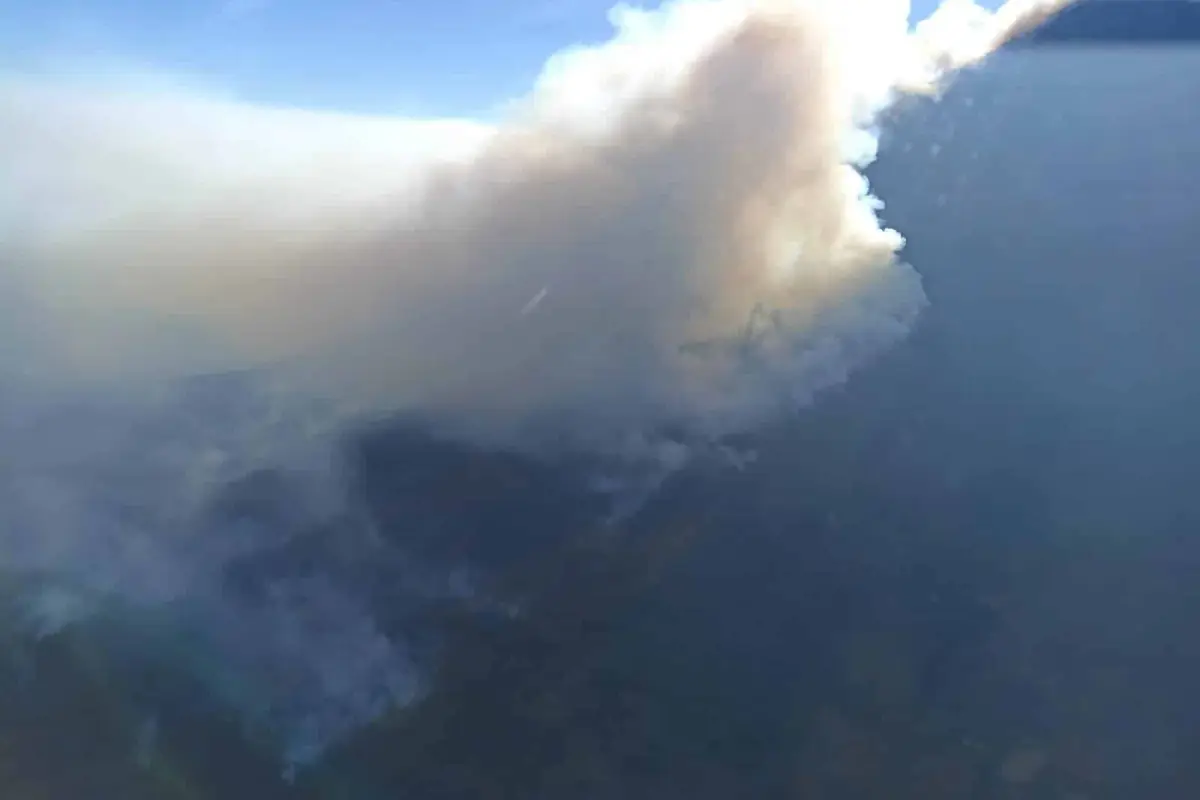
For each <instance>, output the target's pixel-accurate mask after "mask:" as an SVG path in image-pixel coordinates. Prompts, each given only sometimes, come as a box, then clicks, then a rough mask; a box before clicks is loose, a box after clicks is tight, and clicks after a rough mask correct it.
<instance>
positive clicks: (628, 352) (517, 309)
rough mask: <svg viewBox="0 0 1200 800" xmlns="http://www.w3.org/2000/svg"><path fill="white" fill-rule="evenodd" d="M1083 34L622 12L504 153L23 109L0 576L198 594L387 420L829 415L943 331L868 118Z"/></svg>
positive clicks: (714, 422) (525, 114) (557, 422)
mask: <svg viewBox="0 0 1200 800" xmlns="http://www.w3.org/2000/svg"><path fill="white" fill-rule="evenodd" d="M1065 4H1066V3H1064V2H1061V1H1057V2H1028V1H1027V0H1018V1H1017V2H1012V3H1010V4H1009V5H1007V6H1005V8H1004V9H1002V10H1001V11H1000V12H997V13H992V12H987V11H984V10H983V9H981V8H979V7H977V6H975V5H974V4H973V3H971V2H969V1H967V0H957V1H955V0H951V1H950V2H947V3H946V4H945V5H944V7H943V8H942V9H941V10H940V11H939V12H938V14H936V15H935V16H934V17H933V18H932V19H930V20H928V21H926V22H925V23H923V24H922V25H921V26H918V27H916V28H915V29H914V28H912V27H911V26H910V24H909V20H908V7H907V3H905V2H899V1H898V0H856V2H851V1H850V0H844V1H843V2H837V3H831V2H821V1H820V0H761V1H757V0H677V2H674V3H671V4H668V5H666V6H664V7H663V8H662V9H661V10H658V11H653V12H650V11H640V10H636V9H632V8H625V7H621V8H618V9H616V10H614V12H613V14H612V20H613V23H614V27H615V33H614V36H613V38H612V39H611V40H610V41H608V42H606V43H603V44H600V45H597V46H591V47H581V48H572V49H568V50H565V51H563V52H561V53H559V54H557V55H556V56H554V57H553V58H551V59H550V60H549V61H548V62H547V65H546V67H545V69H544V72H543V74H542V75H541V76H540V78H539V79H538V81H537V84H536V86H535V87H534V89H533V90H532V91H531V93H530V94H529V95H528V96H527V97H525V98H522V99H521V100H519V101H517V102H515V103H513V104H512V106H511V108H510V110H509V112H508V113H507V115H506V116H505V117H504V119H503V120H502V121H501V122H499V123H498V124H481V123H475V122H470V121H461V120H406V119H389V118H369V117H361V116H355V115H349V114H335V113H326V112H310V111H303V110H295V109H276V108H264V107H257V106H252V105H249V104H245V103H240V102H237V101H235V100H230V99H227V98H221V97H214V96H211V95H202V94H197V93H195V92H189V91H182V90H172V89H170V88H163V85H162V84H161V83H158V84H156V85H155V87H154V88H146V86H145V85H142V84H138V83H137V82H133V81H119V80H109V81H105V82H103V84H102V85H97V82H96V81H84V80H47V79H44V78H41V79H39V78H33V77H30V76H20V75H12V76H9V77H7V78H5V79H3V80H2V81H0V413H2V419H3V420H4V422H3V432H2V434H0V435H2V436H3V439H2V440H0V450H2V451H3V456H2V457H0V499H2V502H0V508H2V509H3V510H0V566H4V567H5V568H7V569H10V570H11V569H16V570H23V571H31V570H42V571H49V572H54V573H57V574H67V575H69V576H71V577H72V579H73V580H76V581H77V582H82V583H84V584H85V585H86V586H87V587H88V589H89V591H91V590H94V591H100V592H116V593H120V594H122V595H125V596H132V597H136V598H139V599H142V600H146V601H151V602H159V601H163V600H165V599H171V598H174V597H178V596H180V595H181V594H186V593H187V592H189V591H192V587H194V586H196V585H204V583H205V581H208V580H209V579H210V578H211V576H212V575H213V574H215V573H216V572H217V571H219V569H220V567H221V566H222V565H223V564H225V563H227V562H228V560H229V559H230V558H231V557H232V555H231V554H235V553H238V552H243V551H244V549H245V548H247V547H249V548H253V547H261V546H265V545H266V544H268V543H269V542H270V541H271V537H272V536H273V535H281V534H278V533H275V534H271V533H264V532H259V533H256V534H255V535H254V536H248V535H240V536H230V535H229V534H228V531H221V530H217V531H214V530H213V529H212V528H211V527H206V526H204V525H198V524H197V523H196V518H197V514H198V513H199V512H198V511H197V509H198V508H200V507H202V506H203V504H204V501H205V498H206V497H207V494H208V492H209V491H210V490H211V489H212V487H214V486H219V485H222V484H223V483H225V482H228V481H229V480H231V479H233V478H236V477H237V476H239V475H242V474H245V473H246V472H247V471H250V470H252V469H253V468H254V466H255V465H256V464H263V463H286V464H288V465H300V467H298V468H297V469H298V472H300V473H302V474H303V475H304V476H305V480H306V481H307V484H306V485H309V486H311V487H326V488H327V487H329V486H335V485H336V481H335V480H334V479H333V478H331V477H330V469H329V467H328V465H327V464H325V463H324V462H323V460H322V459H323V456H322V455H321V454H322V453H323V452H325V450H324V446H325V444H326V443H327V437H328V436H329V435H330V432H331V431H333V430H336V428H337V426H338V425H340V424H342V423H344V422H347V421H353V420H358V419H362V418H364V417H366V418H370V417H373V416H379V415H387V414H392V413H398V412H402V413H413V414H420V415H423V416H425V417H428V418H430V419H434V420H437V421H438V422H440V423H442V424H444V425H447V426H449V427H450V428H452V429H453V430H455V431H456V432H457V433H458V434H459V435H461V436H465V437H468V438H469V439H471V440H472V441H482V442H488V443H496V442H499V443H503V444H506V445H508V446H512V447H523V448H536V447H539V446H542V445H543V444H544V442H545V441H546V439H547V438H548V437H553V438H554V439H555V440H556V441H568V442H569V443H570V445H571V446H572V447H577V448H592V449H597V450H602V451H608V450H612V449H613V448H614V442H627V441H631V440H637V441H640V440H639V439H638V438H637V437H639V436H640V435H642V434H645V433H646V432H648V431H653V430H655V429H656V428H658V427H660V426H663V425H677V426H682V427H683V428H685V429H687V430H689V431H690V432H692V433H694V434H697V435H700V436H720V435H722V434H726V433H731V432H738V431H743V430H746V429H749V428H752V427H753V426H755V425H757V424H759V423H761V422H763V421H764V420H767V419H769V418H770V417H771V416H772V415H774V414H777V413H779V412H780V411H781V410H785V409H789V408H794V407H795V406H797V405H803V404H804V403H807V402H808V401H809V400H810V399H811V398H812V397H813V396H814V394H816V393H817V392H819V391H821V390H822V389H824V388H827V387H829V386H830V385H833V384H836V383H838V382H840V381H842V380H844V379H845V377H846V376H847V375H848V374H849V373H850V372H851V371H853V370H854V369H855V368H856V367H858V366H860V365H861V364H862V363H863V362H865V361H866V360H868V359H870V358H871V357H872V356H874V355H876V354H877V353H879V352H880V351H882V350H883V349H885V348H887V347H888V346H890V345H892V344H894V343H895V342H897V341H899V340H900V339H902V338H903V337H904V336H905V335H906V333H907V332H908V331H909V330H910V328H911V327H912V325H913V324H914V322H915V320H916V318H917V316H918V315H919V312H920V310H921V308H922V307H923V306H924V304H925V302H926V300H925V295H924V293H923V291H922V288H921V282H920V279H919V276H918V275H917V273H916V271H914V270H913V269H912V268H911V267H909V266H908V265H906V264H905V263H903V261H902V260H901V259H900V258H899V253H900V250H901V248H902V246H903V239H902V237H901V235H900V234H899V233H898V232H896V231H892V230H888V229H886V228H884V227H882V226H881V225H880V224H879V222H878V219H877V216H876V213H877V211H878V209H879V208H880V203H879V202H878V201H877V200H876V199H875V198H873V197H872V196H871V195H870V192H869V187H868V186H867V184H866V181H865V179H864V178H863V177H862V176H861V173H860V170H861V169H862V168H863V167H864V166H866V165H867V164H869V163H870V161H871V160H872V159H873V158H874V156H875V152H876V144H877V137H876V130H875V128H876V124H877V121H878V119H879V115H880V113H881V112H883V111H884V110H885V109H887V108H888V107H889V105H890V104H891V103H892V102H893V101H894V100H895V99H896V98H897V97H898V96H900V95H902V94H905V93H931V92H935V91H936V90H937V88H938V87H939V85H940V84H941V83H942V82H943V81H944V80H945V79H946V78H947V77H948V76H949V75H951V74H952V73H953V72H954V71H955V70H956V69H959V68H961V67H963V66H966V65H969V64H973V63H975V62H977V61H978V60H979V59H981V58H983V57H985V56H986V55H987V54H988V53H989V52H991V51H992V50H994V49H995V48H996V47H998V46H999V45H1000V44H1002V43H1003V42H1004V41H1006V40H1007V39H1008V38H1009V37H1011V36H1012V35H1013V34H1014V33H1016V32H1020V31H1021V30H1024V29H1026V28H1027V27H1028V26H1029V25H1032V24H1036V22H1038V21H1040V20H1041V19H1043V18H1045V17H1046V16H1047V15H1049V14H1050V13H1052V12H1053V11H1055V10H1057V9H1058V8H1060V7H1062V6H1063V5H1065ZM231 374H232V375H237V376H239V377H238V378H237V379H236V380H235V379H229V383H230V386H231V387H233V388H230V389H229V392H228V394H227V395H223V397H224V399H214V397H213V395H212V394H211V393H209V394H205V392H200V395H202V397H201V399H196V395H195V386H194V382H195V380H196V379H197V376H205V375H209V376H211V375H231ZM210 380H216V379H210ZM218 395H220V393H218ZM230 398H237V399H236V401H235V400H231V399H230ZM631 437H633V438H632V439H631ZM676 460H677V459H676ZM304 494H305V496H306V497H308V498H310V499H312V502H313V503H314V508H313V509H311V510H309V511H305V512H304V513H310V514H312V515H314V516H319V515H320V514H322V513H327V512H328V511H329V509H330V508H332V507H335V506H336V505H337V499H336V497H328V498H327V497H326V496H325V494H323V493H322V492H321V491H319V490H318V489H313V490H312V491H306V492H304ZM326 494H328V493H326ZM333 494H336V492H334V493H333ZM55 597H59V598H61V595H55ZM329 605H330V607H334V606H336V607H338V608H341V606H338V605H337V604H336V603H330V604H329ZM75 607H76V606H73V605H71V604H66V605H64V604H63V603H61V602H58V603H57V605H53V608H54V609H60V610H61V609H62V608H75ZM51 616H53V615H51ZM326 627H327V628H330V627H331V626H328V625H327V626H326ZM332 627H336V626H332ZM343 628H344V629H345V630H355V629H356V628H354V626H352V625H346V626H343ZM314 635H315V634H314ZM344 638H345V637H343V639H344ZM343 639H339V640H338V644H337V646H338V647H339V648H341V649H342V650H346V649H347V648H349V649H350V650H352V649H353V648H352V647H351V646H350V645H349V644H347V642H346V641H343ZM364 642H365V644H364V647H368V648H369V649H370V653H371V654H372V656H371V658H372V659H375V661H378V660H379V653H380V652H383V653H385V655H386V653H387V652H388V651H387V648H386V647H383V650H381V649H380V648H381V645H380V643H379V641H378V638H377V637H376V636H375V635H374V633H373V632H368V634H364ZM289 647H292V648H293V649H291V650H289V651H288V653H289V657H291V655H292V654H294V652H295V648H294V646H293V644H289ZM316 649H321V646H320V642H316ZM314 652H315V650H314ZM397 658H399V656H397ZM384 660H386V659H384ZM322 663H324V662H322ZM372 663H375V662H374V661H372ZM321 668H322V669H325V668H324V667H321ZM384 672H386V670H384ZM389 680H393V679H392V678H389Z"/></svg>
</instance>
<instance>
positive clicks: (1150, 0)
mask: <svg viewBox="0 0 1200 800" xmlns="http://www.w3.org/2000/svg"><path fill="white" fill-rule="evenodd" d="M1186 42H1200V2H1195V1H1194V0H1082V2H1080V3H1079V4H1077V5H1073V6H1068V7H1067V8H1066V9H1064V10H1063V11H1061V12H1060V13H1059V14H1058V15H1056V16H1055V17H1053V18H1051V19H1050V20H1049V21H1047V22H1046V23H1045V24H1044V25H1041V26H1040V27H1038V28H1035V29H1034V30H1032V31H1030V32H1029V33H1026V34H1024V35H1023V36H1019V37H1017V38H1016V39H1014V40H1013V41H1012V42H1011V43H1010V44H1009V47H1011V48H1029V47H1041V46H1046V45H1067V44H1072V45H1084V44H1172V43H1174V44H1178V43H1186Z"/></svg>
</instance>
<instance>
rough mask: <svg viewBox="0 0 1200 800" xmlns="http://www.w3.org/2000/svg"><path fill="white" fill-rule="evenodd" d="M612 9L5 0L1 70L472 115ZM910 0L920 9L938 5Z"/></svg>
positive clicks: (604, 4) (590, 2)
mask: <svg viewBox="0 0 1200 800" xmlns="http://www.w3.org/2000/svg"><path fill="white" fill-rule="evenodd" d="M831 1H836V0H831ZM656 4H657V1H656V0H655V2H652V3H651V5H656ZM611 5H613V0H0V53H3V54H5V55H3V56H0V65H3V66H6V67H10V68H11V67H14V66H17V67H25V68H27V67H29V66H30V65H38V64H42V65H48V66H53V67H57V68H64V67H65V68H67V69H72V70H76V71H78V70H86V69H89V68H91V67H93V66H95V67H102V68H106V69H114V68H117V69H121V68H126V69H128V70H130V71H138V70H145V71H147V72H151V73H153V72H162V73H167V74H172V75H176V76H178V77H180V78H182V79H185V80H192V81H195V82H198V83H201V84H211V85H214V86H216V87H220V88H222V89H225V90H230V91H233V92H236V93H237V94H239V95H241V96H243V97H245V98H247V99H250V100H254V101H258V102H265V103H272V104H283V105H299V106H307V107H324V108H339V109H345V110H355V111H368V112H388V113H400V114H405V115H422V116H424V115H473V114H479V113H483V112H486V110H487V109H488V108H490V107H493V106H494V105H495V104H496V103H498V102H499V101H502V100H504V99H506V98H510V97H513V96H516V95H519V94H521V93H523V91H524V90H525V89H527V88H528V86H529V82H530V80H531V79H532V77H533V76H534V75H536V74H537V71H538V68H539V67H540V65H541V63H542V61H543V60H544V59H545V57H546V56H547V55H549V54H551V53H553V52H554V51H556V50H558V49H560V48H561V47H562V46H563V45H565V44H569V43H573V42H580V41H595V40H600V39H603V38H605V36H606V35H607V33H608V30H609V28H608V24H607V21H606V16H605V13H606V11H607V9H608V8H609V7H610V6H611ZM913 5H914V10H915V13H916V14H918V15H919V14H922V13H927V12H928V11H929V10H930V9H931V8H932V7H933V6H934V5H935V0H915V2H914V4H913Z"/></svg>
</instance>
